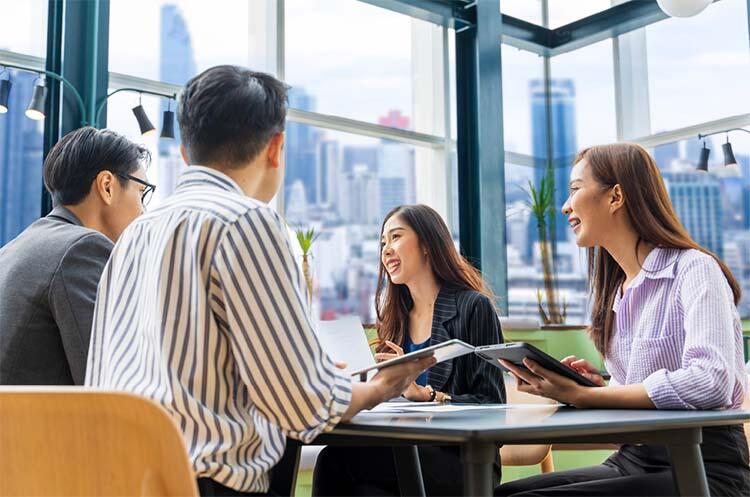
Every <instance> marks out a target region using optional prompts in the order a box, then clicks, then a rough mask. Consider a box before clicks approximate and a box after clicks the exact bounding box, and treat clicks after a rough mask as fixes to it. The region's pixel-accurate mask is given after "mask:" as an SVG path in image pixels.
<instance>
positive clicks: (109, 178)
mask: <svg viewBox="0 0 750 497" xmlns="http://www.w3.org/2000/svg"><path fill="white" fill-rule="evenodd" d="M115 181H117V178H115V175H114V174H112V173H111V172H109V171H100V172H99V174H97V175H96V178H94V183H93V184H92V185H91V190H92V191H93V192H94V194H95V195H97V196H98V197H99V198H100V199H102V202H104V203H105V204H107V205H112V202H113V201H114V193H113V189H114V182H115Z"/></svg>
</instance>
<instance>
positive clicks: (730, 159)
mask: <svg viewBox="0 0 750 497" xmlns="http://www.w3.org/2000/svg"><path fill="white" fill-rule="evenodd" d="M721 151H722V152H723V153H724V167H739V166H737V159H735V158H734V151H733V150H732V144H731V143H729V133H727V142H726V143H722V144H721Z"/></svg>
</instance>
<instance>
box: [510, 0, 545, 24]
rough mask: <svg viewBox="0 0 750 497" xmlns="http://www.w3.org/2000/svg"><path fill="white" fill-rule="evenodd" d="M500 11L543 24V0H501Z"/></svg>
mask: <svg viewBox="0 0 750 497" xmlns="http://www.w3.org/2000/svg"><path fill="white" fill-rule="evenodd" d="M500 12H502V13H503V14H505V15H508V16H511V17H515V18H517V19H523V20H524V21H526V22H531V23H534V24H537V25H539V26H541V25H542V2H541V0H500Z"/></svg>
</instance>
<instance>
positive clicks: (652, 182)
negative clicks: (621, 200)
mask: <svg viewBox="0 0 750 497" xmlns="http://www.w3.org/2000/svg"><path fill="white" fill-rule="evenodd" d="M584 159H585V160H586V167H588V168H589V171H591V175H592V176H593V178H594V179H595V180H596V181H597V182H598V183H599V184H601V185H602V187H603V188H604V189H608V188H612V187H614V186H615V185H620V188H621V189H622V194H623V196H624V197H625V211H626V212H627V215H628V217H629V219H630V223H631V224H632V225H633V228H634V229H635V231H636V232H637V233H638V236H639V238H640V239H639V241H638V243H641V242H646V243H649V244H651V245H653V246H655V247H660V248H668V249H695V250H700V251H701V252H703V253H704V254H708V255H710V256H711V257H713V258H714V260H716V262H717V263H718V264H719V266H720V267H721V271H722V272H723V273H724V276H725V277H726V279H727V282H728V283H729V286H730V287H731V288H732V293H733V294H734V303H735V305H736V304H737V303H738V302H739V300H740V286H739V285H738V284H737V280H735V279H734V276H732V273H731V271H730V270H729V268H728V267H727V266H726V264H724V263H723V262H722V261H721V260H719V258H718V257H716V255H715V254H713V253H712V252H710V251H708V250H706V249H705V248H703V247H701V246H700V245H698V244H697V243H695V241H694V240H693V239H692V238H691V237H690V235H689V234H688V232H687V230H686V229H685V227H684V226H683V225H682V223H681V222H680V220H679V219H678V218H677V214H676V213H675V211H674V208H673V207H672V203H671V201H670V200H669V194H668V193H667V189H666V187H665V186H664V180H663V179H662V177H661V173H660V172H659V168H658V167H657V166H656V163H655V162H654V159H653V158H651V156H650V155H649V154H648V152H646V150H645V149H644V148H643V147H641V146H640V145H636V144H634V143H614V144H610V145H600V146H595V147H591V148H587V149H584V150H582V151H581V152H579V153H578V155H577V156H576V159H575V162H576V163H578V162H580V161H581V160H584ZM635 250H636V254H637V253H638V245H636V249H635ZM588 270H589V284H590V287H591V293H592V295H593V298H594V305H593V307H592V310H591V328H590V329H589V332H590V334H591V338H592V339H593V341H594V344H595V345H596V348H597V349H598V350H599V352H601V353H602V354H603V355H606V353H607V350H608V348H609V343H610V339H611V337H612V328H613V325H614V311H613V310H612V305H613V303H614V299H615V296H616V293H617V292H618V291H619V288H620V285H622V283H623V282H624V281H625V272H624V271H623V270H622V268H621V267H620V266H619V265H618V264H617V262H616V261H615V259H614V258H613V257H612V255H610V253H609V252H607V251H606V250H605V249H604V248H602V247H594V248H590V249H588Z"/></svg>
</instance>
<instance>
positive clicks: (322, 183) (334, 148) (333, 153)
mask: <svg viewBox="0 0 750 497" xmlns="http://www.w3.org/2000/svg"><path fill="white" fill-rule="evenodd" d="M318 147H319V148H318V150H319V151H320V154H319V156H318V171H317V173H316V175H315V176H316V179H317V186H316V190H317V192H318V198H317V199H315V200H316V202H317V203H319V204H327V205H333V204H336V196H337V188H338V185H337V184H336V179H337V178H338V176H339V171H340V169H341V158H340V149H339V142H337V141H336V140H321V142H320V144H319V145H318Z"/></svg>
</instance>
